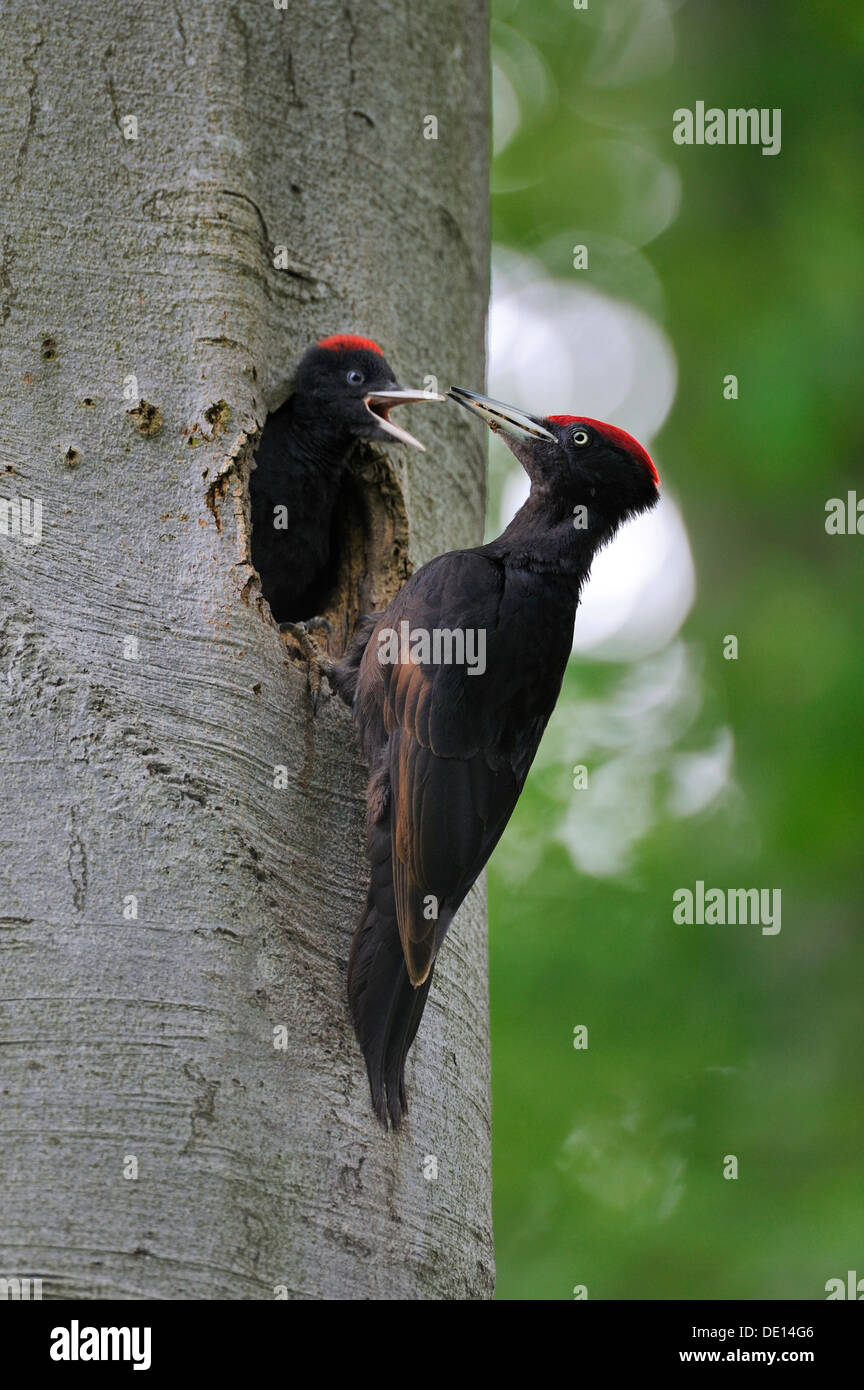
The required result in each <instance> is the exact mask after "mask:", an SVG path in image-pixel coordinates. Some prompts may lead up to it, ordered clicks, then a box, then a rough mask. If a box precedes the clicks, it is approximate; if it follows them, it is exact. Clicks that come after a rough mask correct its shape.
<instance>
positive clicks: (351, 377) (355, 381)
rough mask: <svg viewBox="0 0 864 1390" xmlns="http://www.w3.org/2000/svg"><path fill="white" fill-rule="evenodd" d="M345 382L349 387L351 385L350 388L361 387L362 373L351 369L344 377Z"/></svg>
mask: <svg viewBox="0 0 864 1390" xmlns="http://www.w3.org/2000/svg"><path fill="white" fill-rule="evenodd" d="M346 380H347V381H348V383H349V385H351V386H362V384H363V373H362V372H358V371H356V370H355V369H354V368H353V367H352V369H351V371H350V372H349V373H348V376H347V377H346Z"/></svg>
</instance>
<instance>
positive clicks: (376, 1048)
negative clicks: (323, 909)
mask: <svg viewBox="0 0 864 1390" xmlns="http://www.w3.org/2000/svg"><path fill="white" fill-rule="evenodd" d="M374 888H375V885H374V878H373V884H372V886H371V887H370V889H369V897H368V899H367V901H366V908H365V911H364V913H363V916H362V917H361V919H360V922H359V924H358V927H357V930H356V932H355V933H354V939H353V940H352V942H351V953H350V956H349V958H348V999H349V1002H350V1005H351V1017H352V1019H353V1021H354V1031H355V1032H356V1034H357V1040H358V1042H359V1043H360V1046H361V1048H362V1049H363V1056H364V1057H365V1058H366V1069H367V1071H368V1073H369V1088H370V1090H371V1092H372V1105H373V1107H374V1109H375V1113H376V1115H377V1116H378V1118H379V1120H380V1121H381V1123H382V1124H384V1125H386V1124H387V1115H388V1114H389V1116H390V1122H391V1124H392V1125H393V1128H394V1129H398V1128H399V1123H400V1121H401V1118H402V1114H403V1112H404V1111H406V1110H407V1108H408V1106H407V1102H406V1097H405V1059H406V1057H407V1055H408V1049H409V1048H410V1046H411V1044H412V1043H413V1041H414V1038H415V1036H416V1033H417V1029H418V1027H419V1025H420V1019H421V1018H422V1017H423V1010H424V1008H425V1007H426V996H427V995H428V993H429V986H430V985H431V983H432V972H431V971H430V973H429V975H428V976H427V978H426V979H425V980H424V982H423V984H422V985H418V986H417V988H416V989H415V987H414V986H413V985H412V983H411V981H410V979H409V977H408V971H407V969H406V967H405V958H404V956H403V954H402V942H401V941H400V939H399V930H398V928H397V926H396V915H395V909H394V911H393V914H392V916H391V915H390V914H388V913H387V912H386V911H385V912H383V913H382V911H381V909H380V907H379V905H378V903H377V902H376V901H375V896H374ZM391 892H392V890H391Z"/></svg>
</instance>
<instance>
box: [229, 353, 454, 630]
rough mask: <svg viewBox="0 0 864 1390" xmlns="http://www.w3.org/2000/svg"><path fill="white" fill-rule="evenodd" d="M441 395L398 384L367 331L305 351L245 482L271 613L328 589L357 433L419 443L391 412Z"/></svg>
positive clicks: (316, 602) (295, 614) (316, 598)
mask: <svg viewBox="0 0 864 1390" xmlns="http://www.w3.org/2000/svg"><path fill="white" fill-rule="evenodd" d="M443 399H444V398H443V396H439V395H436V394H435V393H433V392H430V391H409V390H406V389H405V388H404V387H402V386H400V385H399V383H398V382H397V380H396V378H395V375H394V372H393V369H392V367H391V366H390V365H389V363H388V362H387V360H386V359H385V357H384V354H383V353H382V351H381V349H380V348H379V347H378V344H377V343H373V342H372V341H371V339H369V338H358V337H355V336H353V335H352V334H345V333H339V334H336V335H335V336H334V337H330V338H322V339H321V341H320V342H318V343H315V344H314V345H313V346H312V347H310V348H309V349H308V351H307V352H306V353H305V354H304V356H303V358H302V360H301V362H300V365H299V366H298V368H297V372H296V376H295V382H294V391H293V394H292V395H291V396H289V398H288V400H287V401H286V402H285V404H284V405H283V406H281V407H280V408H279V410H277V411H274V413H273V414H272V415H270V416H269V417H268V419H267V422H266V424H265V426H264V429H263V431H262V434H261V442H260V444H259V446H258V452H257V455H256V467H255V469H254V470H253V472H252V475H251V481H250V497H251V504H252V563H253V564H254V566H255V568H256V569H257V570H258V573H259V574H260V575H261V581H262V590H263V593H264V597H265V598H266V599H267V601H268V603H269V604H270V609H271V611H272V613H273V616H274V618H275V619H276V621H277V622H282V621H287V620H302V619H304V618H308V617H311V616H312V615H315V614H317V613H318V609H319V606H320V604H321V603H322V602H323V600H324V598H325V597H326V590H327V584H328V577H329V576H328V565H329V561H330V552H331V531H332V526H333V514H334V511H335V507H336V501H337V498H338V496H339V486H340V482H341V479H342V475H343V473H344V471H345V469H346V467H347V466H348V462H349V460H350V458H351V453H352V451H353V449H354V446H355V444H356V443H357V441H358V440H361V439H374V440H378V441H380V442H382V443H388V442H392V441H393V440H398V441H399V443H401V444H410V445H413V447H414V448H415V449H422V448H423V447H424V446H423V445H422V444H421V443H420V441H419V439H415V438H414V436H413V435H412V434H409V433H408V431H407V430H404V429H402V428H401V427H400V426H399V425H396V424H394V423H393V421H392V420H391V419H390V411H391V410H392V409H393V407H394V406H396V405H404V404H407V403H408V402H410V401H427V400H443Z"/></svg>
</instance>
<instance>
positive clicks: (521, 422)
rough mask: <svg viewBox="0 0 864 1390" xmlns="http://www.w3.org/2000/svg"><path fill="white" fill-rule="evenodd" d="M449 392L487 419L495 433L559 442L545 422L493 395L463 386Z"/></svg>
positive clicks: (462, 403) (455, 398) (483, 418)
mask: <svg viewBox="0 0 864 1390" xmlns="http://www.w3.org/2000/svg"><path fill="white" fill-rule="evenodd" d="M447 394H448V396H449V397H450V399H451V400H452V401H456V403H457V405H464V407H465V409H466V410H470V411H471V412H472V414H474V415H479V416H480V419H481V420H485V421H486V424H487V425H488V426H489V428H490V430H492V432H493V434H497V433H498V432H499V430H500V431H502V432H503V433H504V434H512V435H513V437H514V438H515V439H551V440H552V442H553V444H557V443H558V440H557V439H556V438H555V435H554V434H552V433H551V431H550V430H547V428H546V426H545V425H544V424H542V423H541V422H540V421H539V420H538V419H536V418H535V417H534V416H533V415H529V414H527V412H526V411H524V410H517V409H516V407H515V406H513V405H505V404H504V403H503V401H493V399H492V397H491V396H478V395H477V393H476V391H465V390H463V388H462V387H461V386H451V387H450V390H449V391H448V392H447Z"/></svg>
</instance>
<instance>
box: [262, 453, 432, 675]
mask: <svg viewBox="0 0 864 1390" xmlns="http://www.w3.org/2000/svg"><path fill="white" fill-rule="evenodd" d="M252 477H253V478H254V473H253V475H252ZM254 510H255V509H254V507H253V509H252V514H253V525H252V530H251V554H252V563H253V565H254V566H255V568H256V569H257V572H258V576H259V579H260V583H261V594H262V597H263V598H264V600H265V601H266V603H267V605H268V607H269V609H270V613H271V615H272V617H273V619H274V621H275V622H276V623H277V624H280V623H285V622H295V623H296V622H304V621H307V620H308V619H310V618H313V617H317V618H325V619H326V620H327V622H328V623H329V625H330V632H329V633H326V632H325V631H324V630H322V629H318V630H316V632H315V641H316V644H317V645H318V646H319V647H320V648H322V650H325V651H326V652H327V654H328V655H329V656H331V657H338V656H341V654H342V653H343V652H344V651H345V649H346V647H347V646H348V644H349V642H350V641H351V637H352V635H353V633H354V629H355V627H356V625H357V621H358V619H359V618H360V617H361V616H362V615H363V614H366V613H372V612H375V611H377V610H379V609H382V608H386V607H387V605H388V603H389V602H390V601H391V599H392V598H393V597H394V596H395V594H396V593H398V591H399V589H400V588H401V587H402V585H403V584H404V583H405V580H406V579H407V578H408V575H409V573H410V566H409V561H408V518H407V513H406V510H405V501H404V497H403V494H402V489H401V487H400V485H399V482H398V479H397V477H396V475H395V473H394V471H393V469H392V467H391V465H390V462H389V460H388V459H387V457H386V456H385V455H384V454H383V453H379V452H378V451H377V450H375V449H374V448H372V447H370V446H368V445H365V444H359V445H358V446H357V448H356V450H355V453H354V456H353V458H352V460H351V462H350V464H349V466H348V467H347V468H346V470H345V472H344V473H343V475H342V477H341V479H340V482H339V484H338V492H337V496H336V501H335V505H334V508H333V515H332V520H331V524H330V538H329V557H328V560H327V562H326V564H325V565H324V567H323V568H322V570H321V571H320V572H319V573H318V574H317V575H316V576H315V577H314V579H313V580H312V582H311V583H310V584H309V585H307V586H306V587H305V588H304V590H303V592H302V593H296V594H295V593H288V592H286V590H285V587H284V584H283V583H282V576H281V574H280V566H279V562H278V556H276V555H275V554H274V551H273V549H271V548H269V547H268V548H267V549H266V550H258V548H256V545H255V530H254V526H255V517H254ZM258 524H259V525H260V524H262V523H261V521H259V523H258ZM264 524H266V521H265V522H264ZM285 536H286V540H287V543H288V544H289V545H290V538H291V518H290V516H289V517H288V518H287V525H286V528H285Z"/></svg>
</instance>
